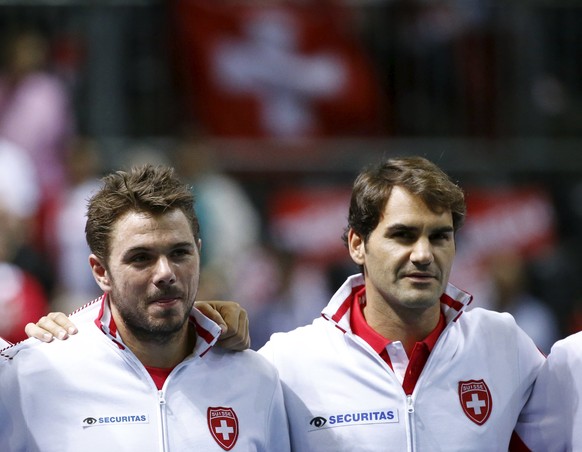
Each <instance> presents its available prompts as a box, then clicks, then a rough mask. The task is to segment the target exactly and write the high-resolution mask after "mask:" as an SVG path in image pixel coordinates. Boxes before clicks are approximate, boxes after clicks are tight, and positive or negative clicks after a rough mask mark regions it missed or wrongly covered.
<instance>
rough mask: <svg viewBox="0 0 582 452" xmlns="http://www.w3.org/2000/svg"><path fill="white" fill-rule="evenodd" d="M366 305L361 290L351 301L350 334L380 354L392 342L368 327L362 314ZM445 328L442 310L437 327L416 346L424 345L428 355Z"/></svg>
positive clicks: (363, 293)
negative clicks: (362, 340) (359, 338)
mask: <svg viewBox="0 0 582 452" xmlns="http://www.w3.org/2000/svg"><path fill="white" fill-rule="evenodd" d="M365 305H366V289H365V288H362V289H361V290H359V291H358V292H356V293H355V294H354V297H353V299H352V309H351V311H350V312H351V315H350V326H351V328H352V332H353V333H354V334H355V335H356V336H359V337H361V338H362V339H364V340H365V341H366V342H367V343H368V344H370V346H371V347H372V348H373V349H374V350H375V351H376V353H378V354H380V353H382V352H383V351H384V350H385V349H386V346H387V345H388V344H390V343H391V342H392V340H390V339H387V338H385V337H384V336H382V335H381V334H379V333H377V332H376V331H374V330H373V329H372V327H370V325H368V323H367V322H366V319H365V317H364V312H363V310H362V308H363V307H364V306H365ZM445 326H446V319H445V315H444V314H443V312H442V310H441V311H440V317H439V321H438V323H437V326H436V327H435V329H434V330H432V331H431V332H430V333H429V335H428V336H427V337H425V338H424V340H423V341H421V342H418V343H417V344H424V345H425V346H426V348H427V349H428V352H429V353H430V352H431V351H432V349H433V348H434V346H435V344H436V341H437V340H438V338H439V336H440V335H441V333H442V332H443V330H444V329H445Z"/></svg>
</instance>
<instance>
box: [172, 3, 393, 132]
mask: <svg viewBox="0 0 582 452" xmlns="http://www.w3.org/2000/svg"><path fill="white" fill-rule="evenodd" d="M352 19H353V18H352V17H350V14H349V13H348V11H347V10H346V9H345V7H343V6H342V5H341V4H340V3H339V2H336V1H333V0H305V1H299V0H264V1H258V0H246V1H245V0H179V1H177V2H175V4H174V6H173V14H172V27H173V28H172V33H173V36H174V38H175V39H174V44H175V51H176V52H175V55H176V57H177V58H176V59H175V60H176V62H177V65H178V67H177V71H178V73H179V75H180V88H181V90H182V91H181V92H182V93H183V99H184V101H185V104H186V105H187V107H188V109H189V113H190V114H191V115H192V118H196V120H198V121H199V122H200V125H201V126H202V128H203V129H204V130H205V131H206V132H207V133H209V134H211V135H213V136H220V137H247V138H265V137H267V138H313V137H325V136H353V135H364V134H365V135H369V134H374V133H378V132H380V131H382V130H381V129H382V125H381V124H385V123H386V121H383V120H382V119H381V105H383V104H386V101H385V99H382V97H383V96H382V94H381V92H380V89H379V83H378V80H377V74H376V72H375V69H374V67H373V65H372V64H371V62H370V61H369V59H368V57H367V55H366V53H365V51H364V48H363V47H362V45H361V44H360V42H359V41H358V39H357V35H356V32H355V29H354V28H353V26H352ZM383 132H385V131H383Z"/></svg>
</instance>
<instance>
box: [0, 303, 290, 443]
mask: <svg viewBox="0 0 582 452" xmlns="http://www.w3.org/2000/svg"><path fill="white" fill-rule="evenodd" d="M110 316H111V314H110V311H109V306H108V302H107V300H106V298H105V297H102V298H101V299H100V300H96V301H95V302H93V303H91V304H89V305H88V306H86V307H84V308H82V309H81V310H80V311H79V312H78V313H76V314H74V315H73V316H72V320H73V322H74V323H75V324H76V325H77V327H78V329H79V332H78V334H76V335H75V336H74V337H71V338H70V339H69V340H66V341H54V342H53V343H50V344H45V343H41V342H39V341H36V340H34V339H29V340H27V341H25V342H22V343H20V344H18V345H15V346H14V347H11V348H9V349H7V350H4V351H3V354H4V355H7V356H8V357H10V358H11V359H9V360H5V361H4V362H2V363H1V364H0V451H2V452H21V451H22V452H23V451H27V452H34V451H46V452H52V451H54V452H66V451H71V452H73V451H74V452H79V451H83V452H92V451H95V452H103V451H109V450H110V451H115V452H122V451H123V452H137V451H139V452H149V451H152V452H154V451H172V452H183V451H201V452H212V451H224V450H232V451H242V452H250V451H262V452H275V451H277V452H279V451H284V452H286V451H289V433H288V428H287V419H286V415H285V410H284V406H283V394H282V390H281V384H280V381H279V379H278V377H277V373H276V370H275V369H274V368H273V367H272V366H271V365H270V364H269V363H268V362H267V361H266V360H265V359H264V358H262V357H261V356H260V355H258V354H257V353H255V352H252V351H245V352H228V351H225V350H223V349H221V348H219V347H212V344H214V342H215V341H216V338H217V337H218V334H219V332H220V328H219V327H218V325H216V324H215V323H214V322H212V321H210V320H209V319H208V318H206V317H204V316H203V315H202V314H201V313H200V312H199V311H197V310H196V309H194V310H193V312H192V317H191V321H192V322H194V323H195V325H196V328H197V332H198V339H197V343H196V346H195V349H194V351H193V354H192V355H191V356H190V357H188V358H186V359H185V360H184V361H183V362H182V363H181V364H179V365H178V366H177V367H176V368H175V369H174V370H173V371H172V372H171V374H170V375H169V377H168V378H167V380H166V382H165V384H164V386H163V388H162V389H161V390H159V391H158V389H157V388H156V386H155V384H154V381H153V380H152V378H151V377H150V375H149V374H148V372H147V370H146V369H145V367H144V366H143V365H142V364H141V362H140V361H138V359H137V358H136V357H135V355H134V354H133V353H132V352H131V351H130V350H129V349H128V348H127V347H125V346H124V344H123V342H122V340H121V338H120V337H119V336H118V334H117V333H116V332H115V331H110V329H109V325H112V324H111V323H110V318H111V317H110Z"/></svg>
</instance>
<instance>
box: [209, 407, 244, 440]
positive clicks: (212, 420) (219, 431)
mask: <svg viewBox="0 0 582 452" xmlns="http://www.w3.org/2000/svg"><path fill="white" fill-rule="evenodd" d="M207 417H208V428H209V429H210V433H211V434H212V437H213V438H214V439H215V440H216V442H217V443H218V445H219V446H220V447H222V448H223V449H224V450H230V449H232V448H233V447H234V445H235V444H236V440H237V438H238V418H237V417H236V413H235V412H234V410H233V409H232V408H225V407H221V406H219V407H212V406H211V407H208V411H207Z"/></svg>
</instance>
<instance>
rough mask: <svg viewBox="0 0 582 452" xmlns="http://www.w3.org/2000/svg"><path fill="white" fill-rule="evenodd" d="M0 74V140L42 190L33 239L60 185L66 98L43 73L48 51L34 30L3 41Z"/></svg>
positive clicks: (68, 115)
mask: <svg viewBox="0 0 582 452" xmlns="http://www.w3.org/2000/svg"><path fill="white" fill-rule="evenodd" d="M5 44H6V45H5V47H4V52H3V55H2V56H3V59H2V68H1V69H2V71H1V73H0V136H2V137H4V138H6V139H7V140H9V141H11V142H13V143H14V144H16V145H18V146H19V147H20V148H21V149H22V150H23V151H24V152H26V153H27V154H28V156H29V157H30V159H31V160H32V161H33V162H34V165H35V169H36V177H37V178H38V180H39V182H40V187H41V204H40V211H39V214H38V215H39V219H38V222H39V224H37V229H40V231H37V236H38V237H42V234H43V232H42V228H43V227H44V226H43V218H44V215H45V214H46V213H47V212H48V211H50V209H51V205H52V202H53V200H54V197H55V196H56V195H57V194H58V192H59V191H60V190H61V189H62V188H63V186H64V184H65V180H66V178H65V169H64V160H65V155H64V154H65V150H66V149H67V146H68V140H69V138H70V137H71V133H72V132H73V130H74V119H73V116H72V112H71V110H70V107H71V106H70V94H69V92H68V90H67V88H66V86H65V85H64V84H63V83H62V82H61V80H60V79H59V78H58V77H57V76H55V75H53V74H51V73H50V72H49V70H48V55H49V46H48V42H47V40H46V39H45V38H44V37H43V36H42V35H41V34H40V33H38V32H36V31H29V30H26V31H20V32H17V33H15V34H14V35H12V36H9V37H8V39H7V40H6V42H5Z"/></svg>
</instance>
